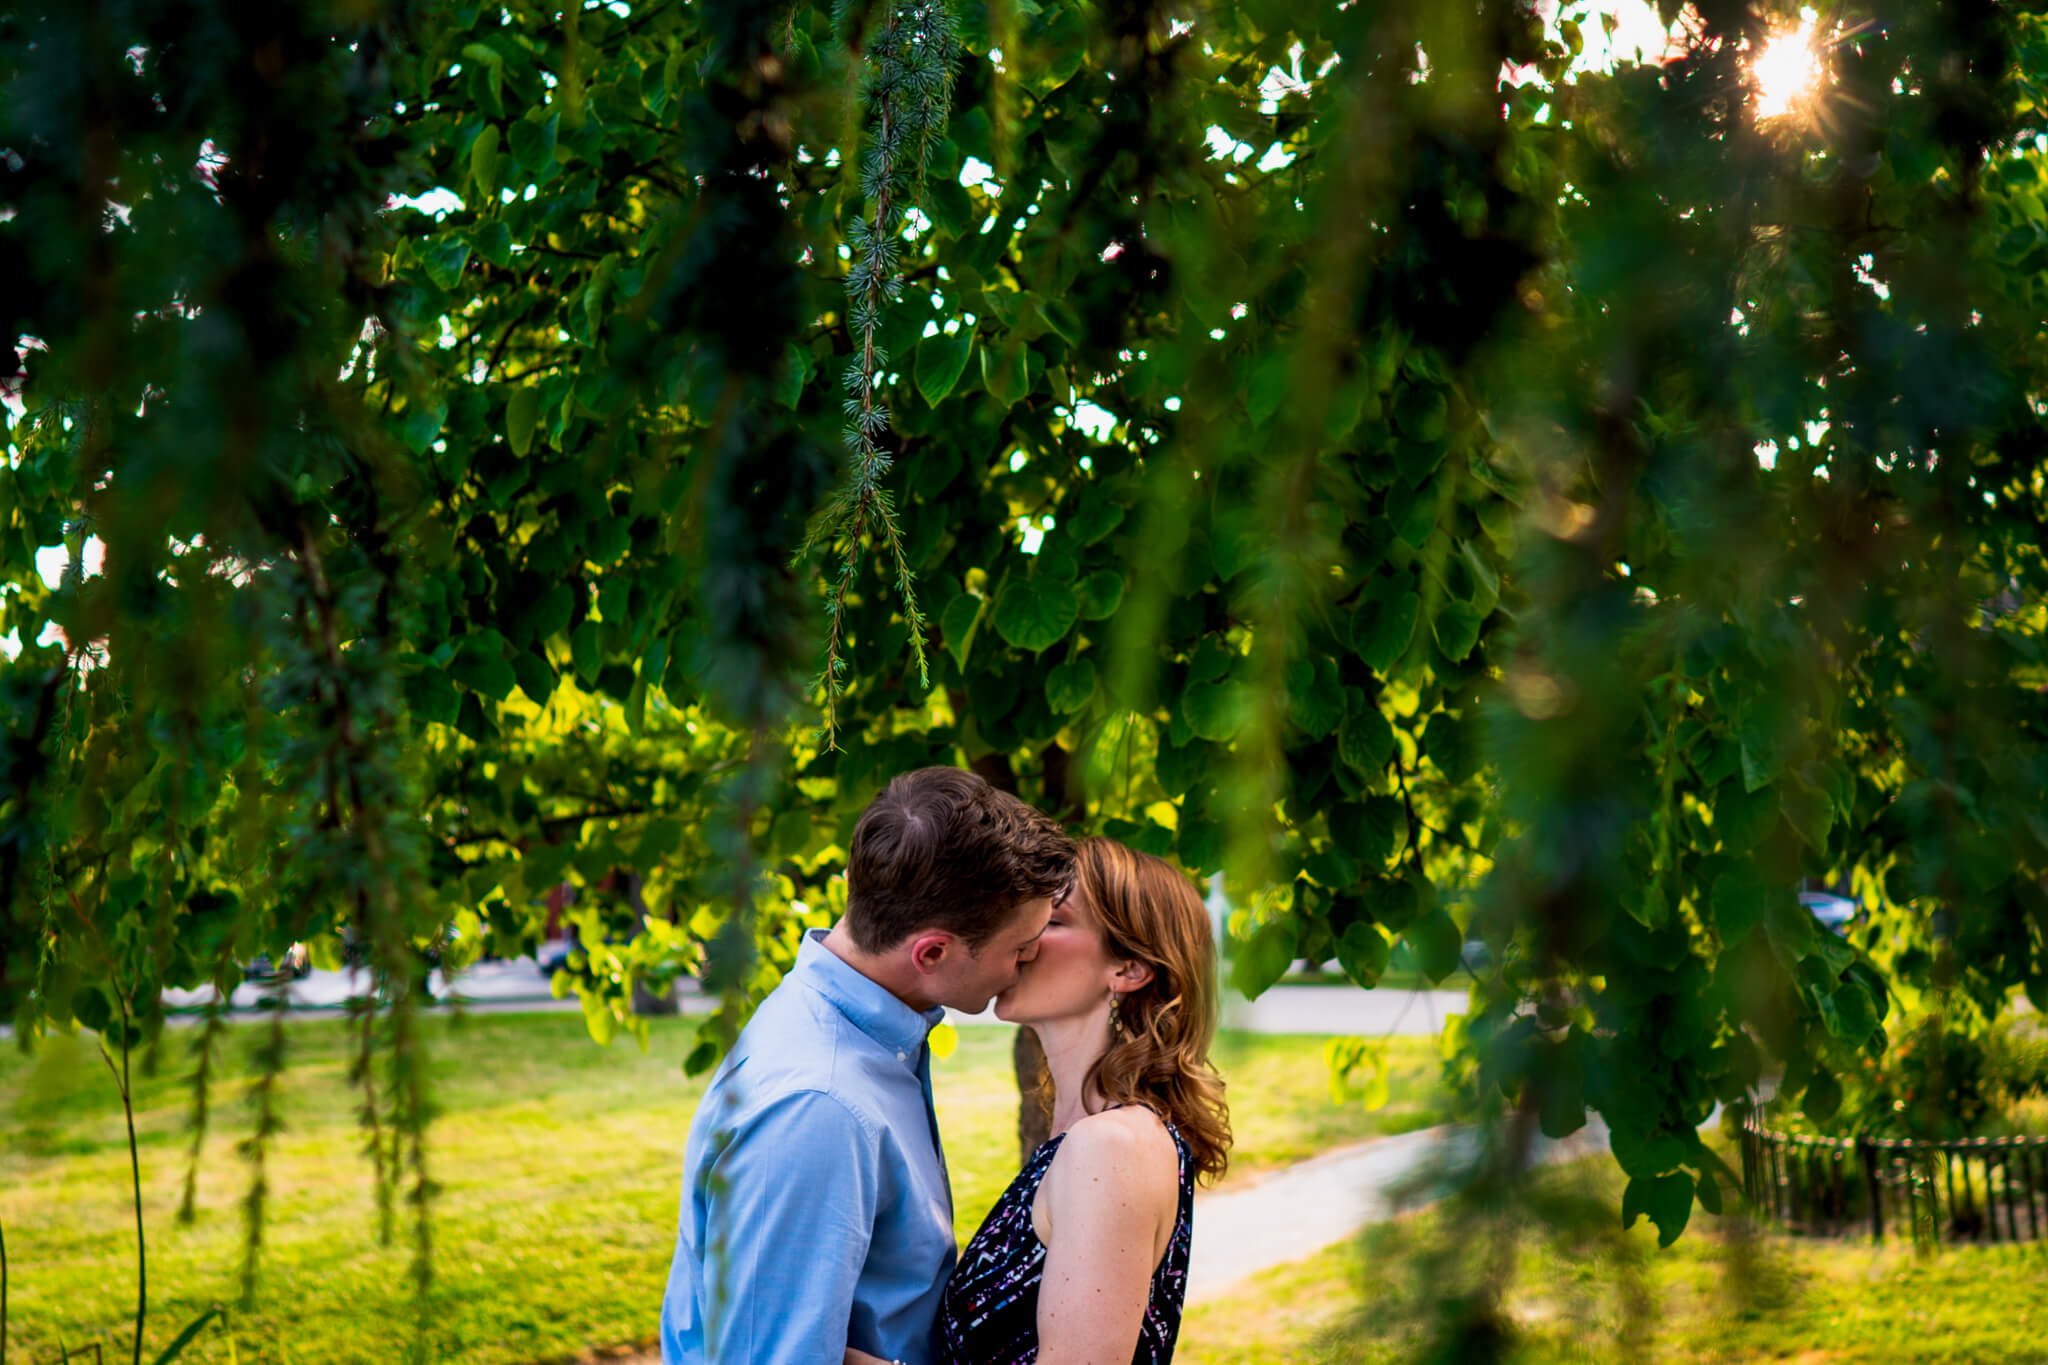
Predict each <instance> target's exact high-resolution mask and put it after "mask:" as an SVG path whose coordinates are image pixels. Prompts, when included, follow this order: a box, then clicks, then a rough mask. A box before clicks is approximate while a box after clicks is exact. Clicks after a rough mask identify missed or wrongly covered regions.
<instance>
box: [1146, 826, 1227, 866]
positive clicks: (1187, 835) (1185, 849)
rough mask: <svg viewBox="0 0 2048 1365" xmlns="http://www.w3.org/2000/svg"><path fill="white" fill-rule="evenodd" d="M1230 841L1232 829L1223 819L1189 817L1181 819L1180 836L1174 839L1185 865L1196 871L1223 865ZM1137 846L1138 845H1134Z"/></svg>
mask: <svg viewBox="0 0 2048 1365" xmlns="http://www.w3.org/2000/svg"><path fill="white" fill-rule="evenodd" d="M1229 841H1230V831H1229V830H1228V829H1226V828H1225V827H1224V824H1223V822H1222V821H1221V820H1203V819H1198V818H1195V817H1192V816H1190V817H1188V818H1186V819H1183V820H1182V821H1181V825H1180V832H1179V836H1178V837H1177V838H1176V839H1175V840H1174V845H1175V848H1176V850H1177V851H1178V852H1179V854H1180V860H1181V862H1182V864H1183V865H1185V866H1187V867H1189V868H1192V869H1194V870H1195V871H1198V872H1201V871H1211V870H1214V869H1215V868H1219V867H1221V866H1223V851H1224V849H1225V847H1226V846H1227V845H1228V844H1229ZM1133 847H1136V845H1133Z"/></svg>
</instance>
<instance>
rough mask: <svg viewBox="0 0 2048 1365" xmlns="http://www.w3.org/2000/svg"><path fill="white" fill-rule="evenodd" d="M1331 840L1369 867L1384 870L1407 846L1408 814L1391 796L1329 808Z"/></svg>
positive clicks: (1371, 798)
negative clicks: (1403, 847) (1391, 859)
mask: <svg viewBox="0 0 2048 1365" xmlns="http://www.w3.org/2000/svg"><path fill="white" fill-rule="evenodd" d="M1329 821H1330V839H1331V841H1332V842H1333V843H1335V844H1337V845H1338V846H1339V847H1341V848H1342V849H1343V850H1344V851H1345V852H1347V853H1349V854H1350V855H1351V856H1352V857H1353V858H1356V859H1357V860H1358V861H1359V862H1361V863H1364V864H1365V865H1367V866H1368V867H1385V866H1386V865H1387V860H1388V859H1389V858H1392V857H1393V856H1394V855H1395V854H1396V853H1397V852H1399V851H1400V849H1401V846H1402V845H1403V844H1405V843H1406V842H1407V830H1408V824H1407V813H1406V812H1405V811H1403V810H1402V808H1401V803H1400V802H1399V801H1397V800H1395V799H1394V798H1393V797H1391V796H1374V797H1369V798H1367V799H1366V800H1365V801H1362V802H1357V803H1352V802H1346V803H1344V804H1341V805H1336V806H1332V807H1331V808H1330V814H1329Z"/></svg>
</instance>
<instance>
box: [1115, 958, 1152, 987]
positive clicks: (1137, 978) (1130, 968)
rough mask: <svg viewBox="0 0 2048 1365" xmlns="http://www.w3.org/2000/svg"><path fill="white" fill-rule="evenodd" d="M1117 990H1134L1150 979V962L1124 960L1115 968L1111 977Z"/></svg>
mask: <svg viewBox="0 0 2048 1365" xmlns="http://www.w3.org/2000/svg"><path fill="white" fill-rule="evenodd" d="M1112 979H1113V980H1114V981H1115V982H1116V984H1117V988H1118V989H1119V990H1126V991H1134V990H1136V989H1138V987H1140V986H1142V985H1144V984H1145V983H1146V982H1148V981H1150V980H1151V979H1152V964H1151V963H1149V962H1124V963H1120V964H1119V965H1118V966H1117V969H1116V976H1115V977H1114V978H1112Z"/></svg>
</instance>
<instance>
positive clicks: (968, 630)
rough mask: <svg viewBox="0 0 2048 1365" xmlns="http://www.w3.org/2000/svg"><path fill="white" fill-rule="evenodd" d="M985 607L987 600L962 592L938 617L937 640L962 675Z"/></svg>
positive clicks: (965, 669)
mask: <svg viewBox="0 0 2048 1365" xmlns="http://www.w3.org/2000/svg"><path fill="white" fill-rule="evenodd" d="M987 605H988V599H987V598H985V597H981V596H979V595H977V594H975V593H971V592H963V593H961V594H960V595H959V596H958V597H956V598H954V599H953V600H952V601H950V602H948V603H947V604H946V610H945V611H944V612H943V613H941V614H940V616H939V638H940V639H941V640H943V641H944V642H945V646H946V652H947V653H949V654H951V655H952V656H953V662H954V664H955V665H957V666H958V667H959V669H960V671H961V672H962V673H965V672H966V671H967V651H968V650H970V649H972V648H974V631H975V628H976V627H977V626H979V625H980V624H981V611H982V608H983V607H985V606H987Z"/></svg>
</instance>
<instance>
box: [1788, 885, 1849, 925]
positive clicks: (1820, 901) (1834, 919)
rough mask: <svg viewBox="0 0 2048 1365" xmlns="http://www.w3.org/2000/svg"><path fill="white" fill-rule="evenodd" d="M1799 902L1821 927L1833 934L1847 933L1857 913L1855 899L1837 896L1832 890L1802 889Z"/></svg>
mask: <svg viewBox="0 0 2048 1365" xmlns="http://www.w3.org/2000/svg"><path fill="white" fill-rule="evenodd" d="M1799 903H1800V904H1801V905H1803V906H1805V907H1806V908H1807V910H1808V911H1809V912H1810V913H1811V914H1812V915H1813V917H1814V919H1815V920H1816V921H1818V922H1819V924H1820V927H1821V928H1823V929H1826V930H1827V931H1829V932H1830V933H1835V934H1847V933H1848V932H1849V925H1850V924H1851V923H1853V922H1854V921H1855V919H1856V916H1857V913H1858V909H1857V905H1856V902H1855V901H1852V900H1850V899H1849V898H1848V897H1847V896H1837V895H1836V894H1835V893H1834V892H1832V891H1802V892H1800V893H1799Z"/></svg>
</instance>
